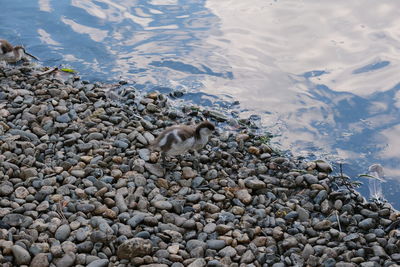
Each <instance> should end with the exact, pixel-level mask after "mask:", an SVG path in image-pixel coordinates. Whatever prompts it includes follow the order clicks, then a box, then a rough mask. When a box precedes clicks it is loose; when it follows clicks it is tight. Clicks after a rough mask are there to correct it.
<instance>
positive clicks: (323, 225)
mask: <svg viewBox="0 0 400 267" xmlns="http://www.w3.org/2000/svg"><path fill="white" fill-rule="evenodd" d="M331 226H332V222H331V221H329V220H323V221H320V222H317V223H316V224H315V225H314V229H315V230H318V231H319V230H328V229H329V228H331Z"/></svg>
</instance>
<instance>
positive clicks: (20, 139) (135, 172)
mask: <svg viewBox="0 0 400 267" xmlns="http://www.w3.org/2000/svg"><path fill="white" fill-rule="evenodd" d="M47 70H48V69H47V68H44V67H40V66H36V65H34V64H32V63H24V64H21V65H17V66H15V65H4V66H0V264H1V266H4V267H8V266H31V267H46V266H58V267H67V266H89V267H106V266H110V267H111V266H118V267H127V266H148V267H167V266H173V267H181V266H189V267H202V266H257V267H258V266H274V267H284V266H312V267H314V266H326V267H328V266H332V267H333V266H339V267H350V266H363V267H375V266H376V267H378V266H387V267H388V266H392V267H393V266H399V265H398V264H400V231H399V227H400V213H399V212H398V211H396V210H394V209H393V208H392V207H391V205H389V204H387V203H374V202H367V201H366V200H365V199H364V198H363V197H362V196H361V195H360V194H359V193H358V192H356V191H355V190H353V189H352V188H351V187H346V186H339V187H338V186H337V185H338V181H339V182H340V180H338V178H337V177H334V176H333V173H332V168H331V166H330V165H329V164H328V163H326V162H322V161H316V162H314V161H310V162H308V161H304V160H299V159H296V158H286V157H283V156H281V155H280V153H277V152H275V151H274V149H273V148H271V147H270V146H269V145H268V143H266V142H265V138H263V137H262V136H257V135H254V134H253V133H252V132H251V131H247V130H246V129H238V130H237V131H236V132H231V131H224V130H221V129H220V131H219V134H218V135H215V136H213V137H212V138H211V139H210V141H209V143H208V144H207V145H206V147H205V148H204V149H203V150H201V151H200V156H199V161H200V167H199V168H195V167H194V166H193V162H194V160H195V159H194V155H191V154H188V155H182V156H181V157H177V158H173V159H172V161H173V162H174V163H175V166H174V167H173V168H172V169H171V170H165V169H164V168H162V167H161V165H160V164H159V155H158V153H157V152H153V151H150V150H149V149H148V147H149V144H150V143H151V142H152V141H153V140H154V138H155V137H157V135H158V134H159V133H160V132H161V131H162V130H163V129H165V128H166V127H168V126H171V125H175V124H185V123H189V122H190V121H195V120H196V119H198V118H199V117H205V118H207V119H209V120H210V121H212V122H214V123H215V124H216V127H217V128H221V127H219V126H218V121H217V120H215V116H211V115H212V113H211V112H210V111H207V110H205V111H201V110H200V111H199V110H193V109H182V110H180V111H179V112H177V111H176V108H172V106H171V103H170V101H169V98H168V96H166V95H163V94H160V93H158V92H152V93H141V92H138V91H137V90H136V89H135V88H134V87H129V86H128V87H126V88H124V90H123V91H120V94H119V95H118V94H116V93H113V94H110V92H111V91H112V90H113V88H115V87H116V86H118V85H110V84H102V83H90V82H87V81H82V80H81V79H80V78H79V77H78V76H76V75H70V76H69V77H67V78H65V77H64V78H60V77H58V76H57V72H49V71H47ZM46 71H47V73H46ZM200 115H201V116H200ZM210 116H211V117H210Z"/></svg>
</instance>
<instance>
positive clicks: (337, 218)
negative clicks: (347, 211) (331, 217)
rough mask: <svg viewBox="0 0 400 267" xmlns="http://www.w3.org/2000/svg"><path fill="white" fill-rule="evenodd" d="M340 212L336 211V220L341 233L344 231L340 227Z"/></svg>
mask: <svg viewBox="0 0 400 267" xmlns="http://www.w3.org/2000/svg"><path fill="white" fill-rule="evenodd" d="M338 213H339V212H338V211H337V210H336V220H337V222H338V225H339V231H340V232H341V231H342V226H341V225H340V220H339V215H338Z"/></svg>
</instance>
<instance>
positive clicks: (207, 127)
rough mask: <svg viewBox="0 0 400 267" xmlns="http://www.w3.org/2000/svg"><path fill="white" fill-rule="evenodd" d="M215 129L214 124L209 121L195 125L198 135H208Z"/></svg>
mask: <svg viewBox="0 0 400 267" xmlns="http://www.w3.org/2000/svg"><path fill="white" fill-rule="evenodd" d="M214 131H215V126H214V124H212V123H211V122H209V121H203V122H201V123H199V124H198V125H197V126H196V134H197V135H199V136H210V135H212V133H213V132H214Z"/></svg>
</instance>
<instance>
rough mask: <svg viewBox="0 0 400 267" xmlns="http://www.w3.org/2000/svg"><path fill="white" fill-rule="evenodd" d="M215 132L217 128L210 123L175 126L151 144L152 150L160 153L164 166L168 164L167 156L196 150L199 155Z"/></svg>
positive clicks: (167, 129)
mask: <svg viewBox="0 0 400 267" xmlns="http://www.w3.org/2000/svg"><path fill="white" fill-rule="evenodd" d="M214 131H215V126H214V124H212V123H211V122H209V121H203V122H201V123H199V124H197V125H192V126H189V125H175V126H171V127H168V128H166V129H165V130H164V131H163V132H162V133H161V134H160V135H159V136H158V137H157V138H156V139H155V140H154V141H153V142H152V143H151V144H150V148H151V150H155V151H160V152H161V158H162V164H163V166H165V167H168V164H167V163H166V157H167V156H177V155H181V154H184V153H186V152H188V151H189V150H194V151H195V153H197V151H198V150H200V149H202V148H203V147H204V146H205V145H206V144H207V142H208V139H209V138H210V136H211V135H212V133H213V132H214Z"/></svg>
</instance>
